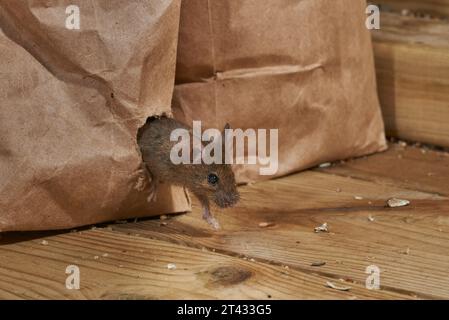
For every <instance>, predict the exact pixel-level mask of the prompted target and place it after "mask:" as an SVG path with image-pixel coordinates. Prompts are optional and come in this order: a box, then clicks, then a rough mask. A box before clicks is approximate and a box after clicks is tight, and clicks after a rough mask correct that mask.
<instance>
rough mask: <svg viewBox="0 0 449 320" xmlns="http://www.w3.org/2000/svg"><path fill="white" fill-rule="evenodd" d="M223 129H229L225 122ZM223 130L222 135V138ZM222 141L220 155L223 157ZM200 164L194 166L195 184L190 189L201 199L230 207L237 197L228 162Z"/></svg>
mask: <svg viewBox="0 0 449 320" xmlns="http://www.w3.org/2000/svg"><path fill="white" fill-rule="evenodd" d="M225 129H229V124H226V126H225V128H224V130H225ZM224 130H223V134H222V137H223V138H224ZM224 152H225V150H224V143H223V145H222V155H223V157H224V154H225V153H224ZM222 162H223V163H222V164H215V163H212V164H204V163H203V164H200V165H196V166H195V176H196V179H195V185H194V186H192V187H191V191H192V192H193V193H194V194H195V195H196V196H197V197H198V198H199V199H200V200H202V201H207V200H208V201H212V202H215V204H217V205H218V206H219V207H221V208H227V207H232V206H233V205H235V204H236V203H237V202H238V201H239V199H240V195H239V193H238V191H237V185H236V182H235V177H234V172H233V171H232V167H231V165H229V164H225V163H224V161H222Z"/></svg>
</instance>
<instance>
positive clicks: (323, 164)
mask: <svg viewBox="0 0 449 320" xmlns="http://www.w3.org/2000/svg"><path fill="white" fill-rule="evenodd" d="M331 165H332V164H331V163H330V162H325V163H322V164H320V165H319V166H318V167H320V168H329V167H330V166H331Z"/></svg>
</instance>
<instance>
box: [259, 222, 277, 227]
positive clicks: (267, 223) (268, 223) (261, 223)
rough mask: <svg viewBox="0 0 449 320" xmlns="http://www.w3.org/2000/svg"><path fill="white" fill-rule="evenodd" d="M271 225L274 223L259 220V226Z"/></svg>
mask: <svg viewBox="0 0 449 320" xmlns="http://www.w3.org/2000/svg"><path fill="white" fill-rule="evenodd" d="M273 225H274V223H273V222H260V223H259V227H260V228H267V227H271V226H273Z"/></svg>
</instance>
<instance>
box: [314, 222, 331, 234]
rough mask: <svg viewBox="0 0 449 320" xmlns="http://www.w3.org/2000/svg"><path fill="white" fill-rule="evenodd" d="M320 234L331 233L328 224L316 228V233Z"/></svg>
mask: <svg viewBox="0 0 449 320" xmlns="http://www.w3.org/2000/svg"><path fill="white" fill-rule="evenodd" d="M318 232H329V229H328V227H327V222H325V223H323V224H322V225H321V226H319V227H316V228H315V233H318Z"/></svg>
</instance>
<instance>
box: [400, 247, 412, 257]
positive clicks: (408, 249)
mask: <svg viewBox="0 0 449 320" xmlns="http://www.w3.org/2000/svg"><path fill="white" fill-rule="evenodd" d="M401 253H402V254H405V255H409V254H410V248H407V249H405V250H404V251H402V252H401Z"/></svg>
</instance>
